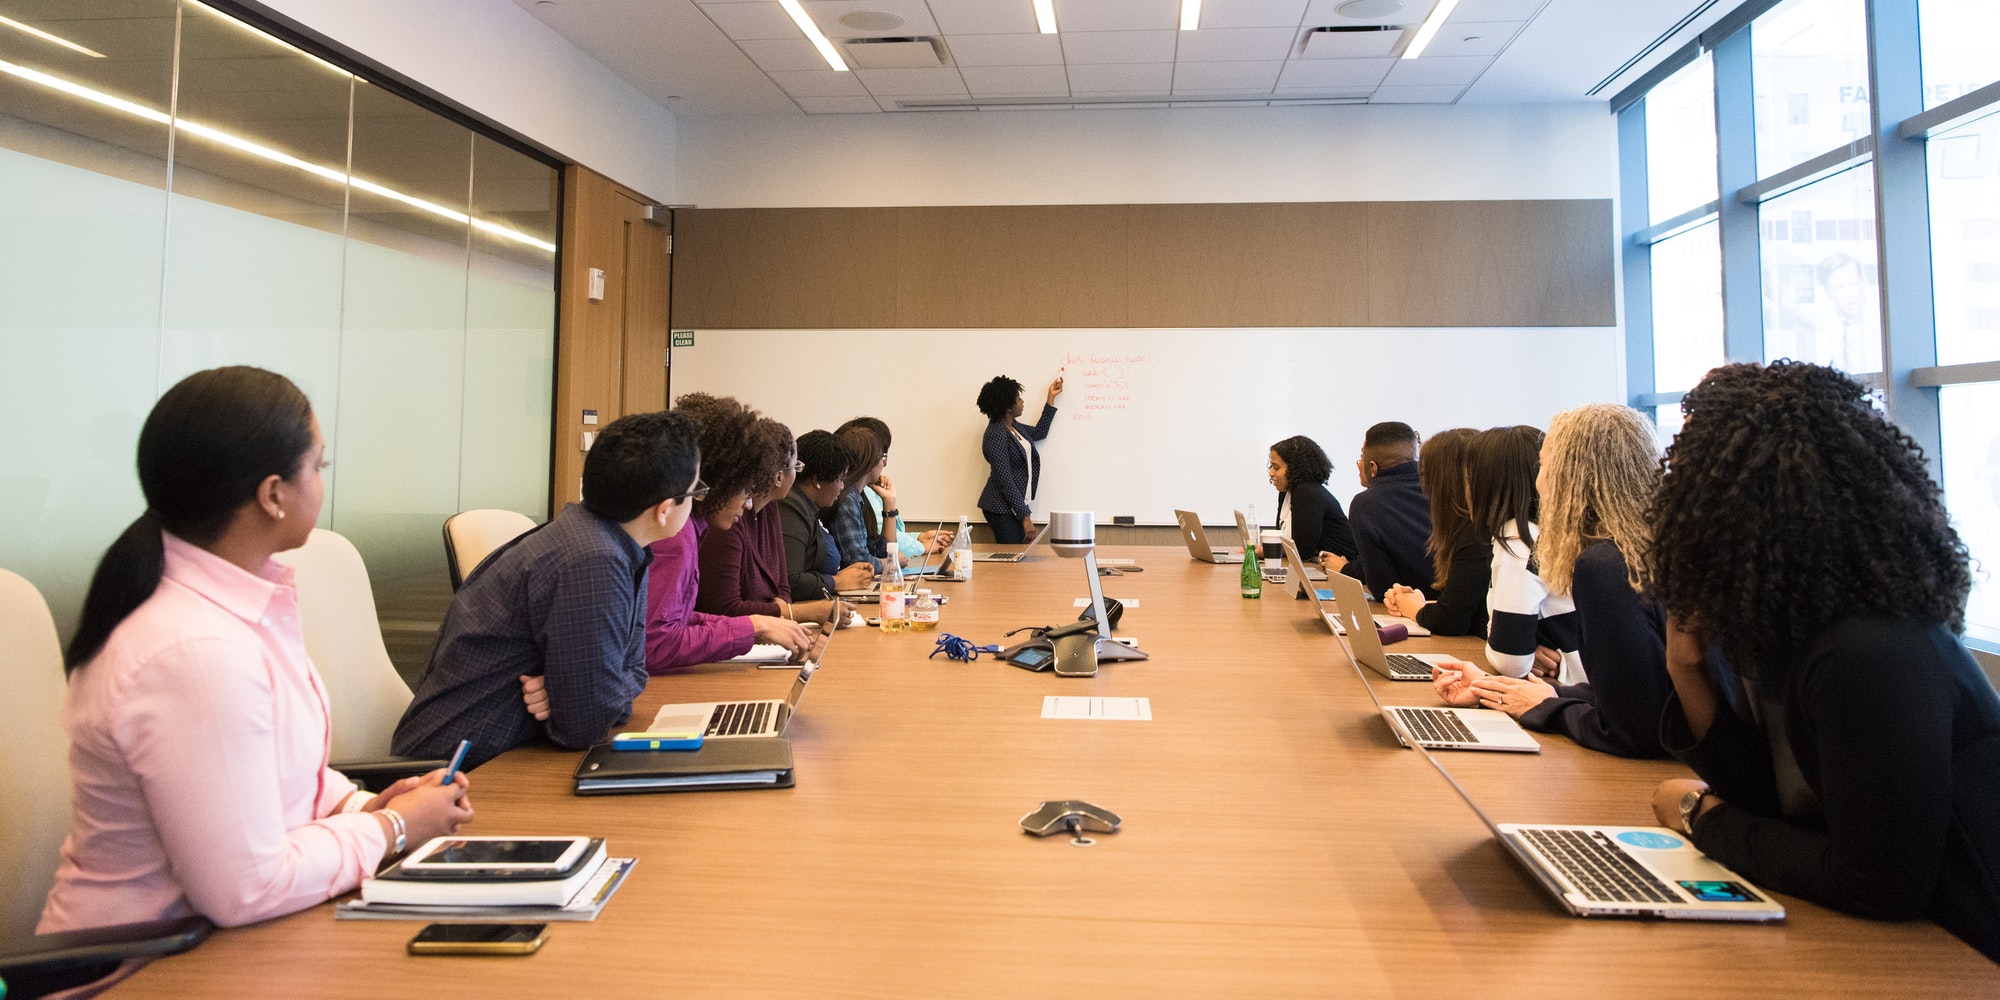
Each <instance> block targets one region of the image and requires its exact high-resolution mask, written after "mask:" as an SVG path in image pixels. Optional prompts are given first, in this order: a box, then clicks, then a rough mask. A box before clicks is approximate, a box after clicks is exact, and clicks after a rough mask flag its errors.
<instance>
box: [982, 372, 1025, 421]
mask: <svg viewBox="0 0 2000 1000" xmlns="http://www.w3.org/2000/svg"><path fill="white" fill-rule="evenodd" d="M1020 398H1021V383H1019V382H1016V381H1014V380H1013V379H1011V378H1008V377H1007V376H1005V375H995V376H993V379H992V381H989V382H987V383H986V384H985V385H982V386H980V387H979V412H981V413H984V414H986V419H988V420H1005V419H1007V411H1008V410H1011V409H1013V408H1014V401H1015V400H1017V399H1020Z"/></svg>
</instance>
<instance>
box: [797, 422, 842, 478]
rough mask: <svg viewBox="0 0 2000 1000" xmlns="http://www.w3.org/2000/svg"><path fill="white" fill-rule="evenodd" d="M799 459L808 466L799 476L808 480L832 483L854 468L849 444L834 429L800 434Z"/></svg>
mask: <svg viewBox="0 0 2000 1000" xmlns="http://www.w3.org/2000/svg"><path fill="white" fill-rule="evenodd" d="M798 448H799V461H801V462H804V463H805V464H806V467H805V468H804V469H802V470H800V471H799V478H800V479H801V480H804V481H806V482H814V483H830V482H833V481H834V480H836V479H844V478H846V477H847V473H848V471H849V470H851V469H853V468H854V456H852V455H850V454H848V453H847V446H846V445H844V444H841V443H840V439H839V438H837V437H835V436H834V435H833V432H832V431H819V430H813V431H807V432H805V433H804V434H801V435H799V440H798Z"/></svg>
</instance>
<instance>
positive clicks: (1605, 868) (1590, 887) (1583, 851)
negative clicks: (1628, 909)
mask: <svg viewBox="0 0 2000 1000" xmlns="http://www.w3.org/2000/svg"><path fill="white" fill-rule="evenodd" d="M1519 832H1520V835H1521V836H1523V837H1526V838H1527V839H1528V842H1529V843H1531V844H1533V845H1535V849H1536V850H1538V851H1540V852H1541V854H1542V857H1544V858H1547V859H1548V860H1549V862H1550V863H1551V864H1553V865H1555V867H1556V868H1557V869H1558V870H1559V871H1561V872H1562V873H1563V877H1564V878H1567V879H1569V881H1570V884H1571V885H1574V886H1576V887H1577V889H1578V890H1579V891H1581V892H1582V893H1583V894H1584V895H1585V896H1588V897H1590V898H1591V899H1594V900H1600V901H1603V902H1608V903H1612V902H1615V903H1678V902H1680V897H1679V896H1676V895H1674V891H1673V890H1672V889H1669V888H1667V885H1666V883H1664V882H1661V881H1660V880H1659V879H1657V878H1655V877H1653V873H1652V872H1649V871H1647V870H1646V869H1645V868H1643V867H1641V866H1640V864H1639V863H1638V862H1637V861H1634V860H1632V856H1631V855H1629V854H1627V853H1625V852H1624V851H1622V850H1620V849H1619V848H1618V847H1617V845H1615V844H1613V843H1611V839H1610V838H1608V837H1606V836H1605V835H1604V834H1603V833H1600V832H1598V831H1596V830H1522V831H1519Z"/></svg>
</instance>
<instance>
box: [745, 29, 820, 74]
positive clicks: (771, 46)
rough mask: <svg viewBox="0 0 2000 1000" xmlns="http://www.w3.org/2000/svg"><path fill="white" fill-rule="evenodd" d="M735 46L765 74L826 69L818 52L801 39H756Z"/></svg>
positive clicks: (809, 43) (811, 44)
mask: <svg viewBox="0 0 2000 1000" xmlns="http://www.w3.org/2000/svg"><path fill="white" fill-rule="evenodd" d="M794 34H796V32H794ZM736 46H737V48H740V49H742V50H743V54H744V55H746V56H749V57H750V61H751V62H754V63H756V64H757V68H758V69H761V70H763V71H764V72H766V73H784V72H793V71H795V72H804V71H808V70H825V69H828V66H827V64H826V59H824V58H823V57H821V56H820V54H819V50H818V49H816V48H813V43H811V42H808V41H806V40H805V39H803V38H757V39H751V40H748V41H742V42H738V43H736Z"/></svg>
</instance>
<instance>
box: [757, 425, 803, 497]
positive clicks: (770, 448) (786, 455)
mask: <svg viewBox="0 0 2000 1000" xmlns="http://www.w3.org/2000/svg"><path fill="white" fill-rule="evenodd" d="M750 450H751V451H753V452H757V453H758V454H771V455H776V456H777V458H778V464H777V465H776V466H775V471H773V472H772V473H771V475H770V477H769V478H767V479H765V480H764V482H765V483H766V484H768V485H765V486H759V487H758V490H759V491H760V492H764V493H766V494H768V495H771V496H772V498H774V499H775V497H776V496H777V495H778V494H777V493H776V490H777V488H778V487H779V486H781V485H783V484H784V482H785V474H786V473H788V472H790V471H792V464H791V463H792V456H793V455H796V454H798V442H796V441H794V440H792V429H791V428H790V427H786V426H785V425H784V424H782V423H780V422H778V421H776V420H773V419H771V418H770V417H760V418H758V420H757V422H756V423H755V424H752V425H751V426H750Z"/></svg>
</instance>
